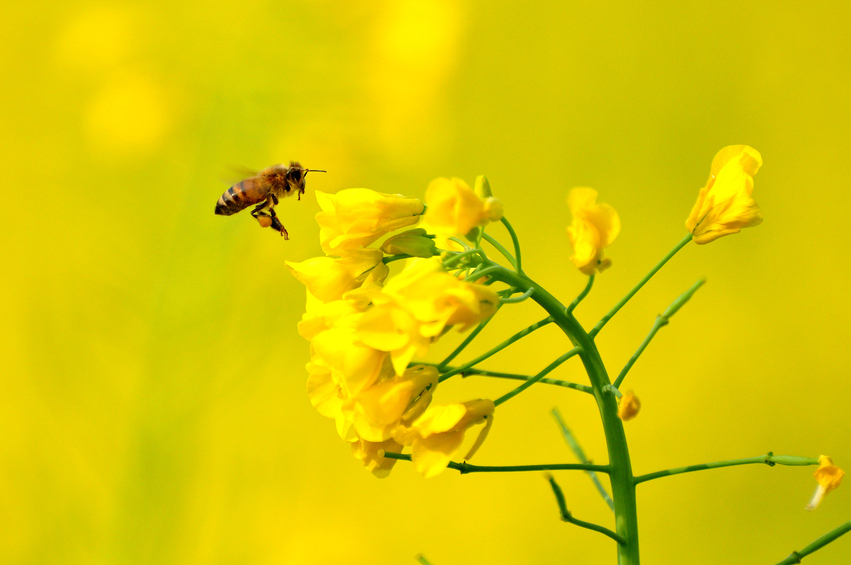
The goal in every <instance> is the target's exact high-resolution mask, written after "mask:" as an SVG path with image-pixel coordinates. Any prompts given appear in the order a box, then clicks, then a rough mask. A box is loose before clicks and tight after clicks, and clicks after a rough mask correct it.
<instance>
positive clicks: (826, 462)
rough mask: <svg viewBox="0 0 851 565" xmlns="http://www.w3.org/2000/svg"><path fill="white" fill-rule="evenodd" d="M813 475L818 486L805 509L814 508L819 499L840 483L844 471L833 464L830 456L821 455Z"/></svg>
mask: <svg viewBox="0 0 851 565" xmlns="http://www.w3.org/2000/svg"><path fill="white" fill-rule="evenodd" d="M813 476H814V477H815V478H816V481H818V486H817V487H816V492H815V493H814V494H813V498H812V499H811V500H810V503H809V504H807V510H815V509H816V507H818V505H819V503H820V502H821V499H822V498H824V497H825V495H826V494H827V493H829V492H830V491H832V490H833V489H835V488H836V487H838V486H839V485H840V484H841V483H842V477H844V476H845V471H843V470H842V469H840V468H839V467H837V466H836V465H834V464H833V461H831V459H830V457H828V456H827V455H822V456H821V457H819V458H818V469H816V472H815V474H814V475H813Z"/></svg>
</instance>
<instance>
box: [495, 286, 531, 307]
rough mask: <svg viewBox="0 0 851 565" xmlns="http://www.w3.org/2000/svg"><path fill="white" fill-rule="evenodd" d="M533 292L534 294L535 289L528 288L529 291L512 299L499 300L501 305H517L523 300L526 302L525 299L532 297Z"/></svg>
mask: <svg viewBox="0 0 851 565" xmlns="http://www.w3.org/2000/svg"><path fill="white" fill-rule="evenodd" d="M533 292H535V289H534V288H530V289H529V290H527V291H526V292H524V293H523V294H521V295H520V296H515V297H513V298H502V299H500V302H501V303H502V304H519V303H520V302H523V301H524V300H526V299H527V298H529V297H530V296H532V293H533Z"/></svg>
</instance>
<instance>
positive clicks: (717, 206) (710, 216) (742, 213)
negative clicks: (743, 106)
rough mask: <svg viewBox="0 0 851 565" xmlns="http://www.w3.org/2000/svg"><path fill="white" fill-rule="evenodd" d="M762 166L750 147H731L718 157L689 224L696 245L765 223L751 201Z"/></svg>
mask: <svg viewBox="0 0 851 565" xmlns="http://www.w3.org/2000/svg"><path fill="white" fill-rule="evenodd" d="M761 166H762V156H761V155H760V154H759V151H757V150H756V149H754V148H753V147H748V146H747V145H730V146H728V147H725V148H724V149H722V150H721V151H719V152H718V154H717V155H715V159H713V160H712V167H711V169H710V171H709V180H708V181H706V186H704V187H703V188H701V189H700V193H699V194H698V196H697V202H696V203H695V205H694V207H693V208H692V210H691V214H689V217H688V219H687V220H686V228H688V231H689V232H691V233H692V234H693V235H694V242H695V243H699V244H703V243H709V242H710V241H715V240H716V239H718V238H719V237H721V236H724V235H728V234H731V233H739V232H740V231H741V229H742V228H750V227H753V226H756V225H759V224H760V223H762V212H760V210H759V206H757V204H756V202H754V200H753V198H751V193H752V192H753V177H754V175H755V174H756V172H757V171H758V170H759V168H760V167H761Z"/></svg>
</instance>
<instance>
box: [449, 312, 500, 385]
mask: <svg viewBox="0 0 851 565" xmlns="http://www.w3.org/2000/svg"><path fill="white" fill-rule="evenodd" d="M497 311H499V308H497ZM494 317H496V312H494V314H493V316H491V317H490V318H488V319H487V320H485V321H483V322H481V323H480V324H479V325H478V326H476V328H475V329H474V330H473V331H471V332H470V335H468V336H467V337H466V338H465V339H464V341H462V342H461V344H460V345H459V346H458V347H456V348H455V351H453V352H452V353H450V354H449V355H448V356H447V357H446V359H444V360H443V361H441V362H440V363H438V364H437V365H435V367H437V370H438V371H444V370H446V366H447V365H449V363H451V362H452V360H453V359H455V358H456V357H458V354H459V353H461V352H462V351H464V348H466V347H467V346H468V345H470V342H472V341H473V340H474V339H476V336H477V335H479V334H480V333H481V332H482V330H483V329H485V326H487V325H488V324H489V323H490V321H491V320H493V319H494Z"/></svg>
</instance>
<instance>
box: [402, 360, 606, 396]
mask: <svg viewBox="0 0 851 565" xmlns="http://www.w3.org/2000/svg"><path fill="white" fill-rule="evenodd" d="M415 365H427V366H429V367H440V364H439V363H425V362H422V361H412V362H410V363H408V366H409V367H413V366H415ZM452 369H454V367H448V366H447V367H443V369H441V370H450V371H451V370H452ZM475 376H479V377H493V378H496V379H508V380H513V381H528V380H529V379H532V378H534V377H530V376H529V375H517V374H514V373H498V372H496V371H487V370H484V369H467V370H465V371H464V372H463V373H462V374H461V377H462V378H467V377H475ZM540 382H541V384H545V385H555V386H561V387H565V388H572V389H574V390H579V391H582V392H584V393H587V394H594V389H592V388H591V387H590V386H587V385H581V384H578V383H572V382H570V381H562V380H560V379H541V380H540Z"/></svg>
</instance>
